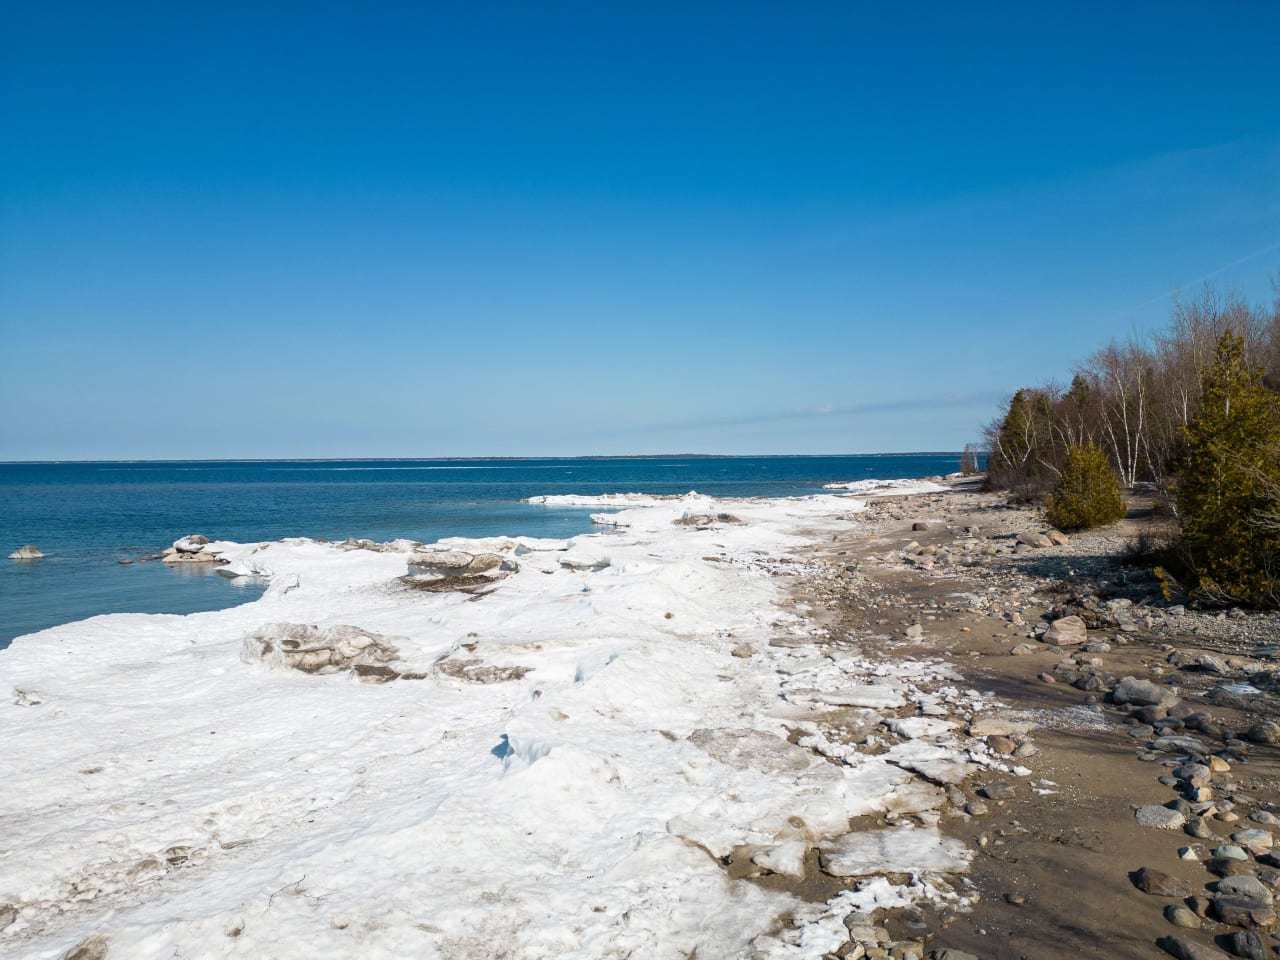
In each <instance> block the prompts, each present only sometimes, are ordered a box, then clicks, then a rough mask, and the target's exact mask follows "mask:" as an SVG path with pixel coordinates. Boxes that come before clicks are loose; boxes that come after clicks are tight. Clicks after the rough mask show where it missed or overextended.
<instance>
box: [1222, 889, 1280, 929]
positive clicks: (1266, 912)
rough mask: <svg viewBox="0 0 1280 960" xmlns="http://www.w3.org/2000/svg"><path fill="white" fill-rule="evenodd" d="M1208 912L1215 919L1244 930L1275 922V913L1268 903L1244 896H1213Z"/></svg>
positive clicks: (1266, 925)
mask: <svg viewBox="0 0 1280 960" xmlns="http://www.w3.org/2000/svg"><path fill="white" fill-rule="evenodd" d="M1210 914H1211V915H1212V916H1213V917H1214V919H1216V920H1220V921H1222V922H1223V923H1229V924H1231V926H1233V927H1244V928H1245V929H1246V930H1256V929H1258V928H1260V927H1269V926H1271V925H1272V924H1273V923H1275V922H1276V914H1275V911H1274V910H1272V908H1271V905H1270V904H1268V903H1262V902H1261V901H1258V900H1250V899H1248V898H1246V897H1214V898H1213V906H1212V907H1211V908H1210Z"/></svg>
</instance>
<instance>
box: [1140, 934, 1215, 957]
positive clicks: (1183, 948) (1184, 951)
mask: <svg viewBox="0 0 1280 960" xmlns="http://www.w3.org/2000/svg"><path fill="white" fill-rule="evenodd" d="M1156 946H1158V947H1159V948H1160V949H1161V950H1163V951H1164V952H1165V953H1167V954H1169V956H1171V957H1176V958H1177V960H1231V958H1230V957H1228V956H1227V955H1226V954H1225V953H1223V952H1222V951H1221V950H1218V949H1217V948H1215V947H1211V946H1209V945H1208V944H1204V943H1198V942H1196V941H1195V940H1187V939H1185V938H1183V937H1162V938H1160V939H1159V940H1157V941H1156Z"/></svg>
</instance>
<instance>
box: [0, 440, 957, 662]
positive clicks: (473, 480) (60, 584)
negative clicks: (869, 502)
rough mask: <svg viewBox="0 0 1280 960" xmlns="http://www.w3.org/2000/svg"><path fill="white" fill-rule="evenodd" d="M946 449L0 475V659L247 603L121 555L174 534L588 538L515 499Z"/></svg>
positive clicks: (943, 462)
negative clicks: (17, 554) (18, 553)
mask: <svg viewBox="0 0 1280 960" xmlns="http://www.w3.org/2000/svg"><path fill="white" fill-rule="evenodd" d="M959 462H960V455H959V454H958V453H943V454H891V455H890V454H885V455H875V456H851V457H661V458H621V459H547V460H333V461H315V460H300V461H292V460H291V461H249V462H228V461H216V462H189V461H188V462H174V463H162V462H139V463H118V462H113V463H5V464H0V557H3V556H4V555H7V554H8V553H9V552H10V551H12V550H15V549H17V548H18V547H20V546H22V545H23V544H26V543H34V544H36V545H37V546H38V547H40V549H41V550H43V551H44V552H45V554H46V558H45V559H43V560H39V561H28V562H18V561H12V560H0V648H2V647H5V646H7V645H8V643H9V641H10V640H11V639H12V638H13V637H16V636H21V635H22V634H25V633H30V632H32V631H35V630H40V629H44V628H45V627H50V626H54V625H56V624H60V623H67V622H70V621H73V620H81V619H84V618H85V617H91V616H94V615H96V614H101V613H128V612H132V613H194V612H196V611H199V610H216V609H220V608H222V607H227V606H232V605H234V604H237V603H244V602H246V601H249V600H253V599H255V598H256V597H257V596H258V595H259V594H260V593H261V591H262V590H263V589H264V585H263V584H261V583H253V582H249V581H247V580H244V579H235V580H232V579H227V578H225V577H220V576H217V575H216V574H215V573H214V571H213V570H210V569H197V568H192V567H189V566H184V567H178V568H175V567H172V566H169V565H167V564H162V563H159V562H154V561H153V562H150V563H145V564H141V563H134V564H132V565H129V566H125V565H122V564H120V563H119V561H120V560H121V559H135V560H136V559H137V558H138V557H140V556H143V555H146V554H152V553H158V552H159V551H160V550H162V549H164V548H165V547H167V546H169V545H170V544H172V542H173V541H174V540H176V539H177V538H178V537H181V536H184V535H186V534H188V533H203V534H205V535H207V536H209V537H211V538H213V539H221V540H237V541H241V542H253V541H259V540H278V539H280V538H281V537H290V536H305V537H325V538H328V539H338V540H340V539H345V538H346V537H349V536H354V537H363V538H368V539H372V540H393V539H395V538H397V537H408V538H410V539H414V540H422V541H432V540H438V539H440V538H442V537H450V536H466V537H481V536H497V535H509V536H517V535H528V536H544V537H569V536H574V535H576V534H579V533H585V532H588V531H589V530H591V529H592V524H591V521H590V519H589V516H588V515H589V514H590V513H591V512H592V511H591V510H588V509H580V508H562V507H554V508H553V507H545V506H539V505H534V504H528V503H522V502H521V501H522V500H523V499H524V498H526V497H532V496H538V495H540V494H558V493H580V494H603V493H657V494H671V493H687V492H688V491H690V490H697V491H698V492H699V493H706V494H711V495H713V496H767V497H779V496H796V495H801V494H810V493H817V492H820V490H821V487H822V485H823V484H824V483H830V482H835V481H842V480H866V479H892V478H897V477H926V476H934V475H937V474H946V473H951V472H954V471H955V470H957V469H959Z"/></svg>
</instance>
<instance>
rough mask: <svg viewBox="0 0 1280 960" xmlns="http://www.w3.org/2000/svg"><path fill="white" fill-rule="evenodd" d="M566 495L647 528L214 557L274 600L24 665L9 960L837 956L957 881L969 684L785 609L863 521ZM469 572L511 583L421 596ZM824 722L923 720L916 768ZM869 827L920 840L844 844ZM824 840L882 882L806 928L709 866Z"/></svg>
mask: <svg viewBox="0 0 1280 960" xmlns="http://www.w3.org/2000/svg"><path fill="white" fill-rule="evenodd" d="M912 489H914V488H913V487H911V486H909V485H908V486H904V487H899V488H896V489H895V490H894V492H910V491H911V490H912ZM575 503H577V504H579V505H585V506H600V507H601V508H606V507H609V508H617V507H619V506H622V507H625V509H623V510H622V512H621V513H619V514H616V515H613V521H614V522H613V523H612V524H610V529H609V530H608V531H607V532H602V533H596V534H591V535H587V536H582V537H577V538H574V539H573V540H571V541H539V540H530V539H526V538H515V539H509V540H508V539H489V540H483V541H475V540H471V541H463V540H452V541H445V542H442V543H441V544H440V545H438V548H437V549H435V550H428V549H425V548H422V547H421V546H420V545H416V544H412V543H410V542H407V541H406V542H397V543H395V544H391V545H386V546H383V547H379V548H376V549H366V548H359V547H354V546H353V545H351V544H347V545H342V544H325V543H317V542H313V541H309V540H287V541H283V542H278V543H268V544H252V545H240V544H232V543H215V544H213V545H212V546H211V547H209V548H208V549H210V550H213V551H216V552H217V553H219V555H220V556H221V557H222V558H223V559H225V560H227V561H229V564H228V567H227V569H228V570H229V571H234V572H239V573H245V574H255V575H260V576H266V577H269V578H270V581H271V586H270V587H269V589H268V590H267V592H266V594H265V595H264V596H263V597H262V598H261V599H259V600H257V601H255V602H253V603H249V604H246V605H244V606H240V607H236V608H232V609H229V610H223V611H218V612H214V613H200V614H192V615H190V616H186V617H175V616H148V615H111V616H103V617H95V618H93V619H90V620H86V621H83V622H80V623H74V624H69V625H67V626H64V627H58V628H54V629H52V630H47V631H43V632H41V633H38V634H32V635H29V636H27V637H22V638H19V639H18V640H16V641H15V642H14V644H13V646H12V647H11V648H10V649H9V650H8V651H6V652H4V653H2V654H0V689H3V690H5V691H6V692H8V691H10V690H12V691H13V695H12V696H10V697H7V698H6V701H5V703H4V704H3V705H2V706H0V710H2V711H3V725H4V730H5V732H6V747H5V756H4V760H3V767H4V770H5V776H4V781H3V782H4V785H5V789H4V791H3V793H2V794H0V926H3V929H0V953H3V954H4V955H6V956H15V957H33V958H36V957H39V958H45V957H50V958H53V957H60V956H62V955H63V953H64V952H66V951H67V950H68V949H69V948H71V947H73V946H74V945H76V944H77V943H80V942H82V941H84V940H85V938H88V937H92V936H95V935H96V936H100V937H102V938H104V941H105V944H106V948H107V951H108V952H107V954H106V955H107V956H109V957H117V956H118V957H131V958H135V957H166V958H167V957H176V956H182V957H187V958H191V957H265V956H272V957H279V958H294V957H298V958H302V957H306V958H316V957H354V956H359V957H369V958H376V957H388V958H391V957H395V958H399V957H405V956H414V957H424V958H428V957H441V958H459V957H468V958H472V957H474V958H490V957H492V958H498V957H519V958H523V957H530V958H534V957H547V958H552V957H555V958H567V957H581V958H596V957H619V958H621V957H629V956H630V957H637V958H639V957H654V958H665V957H684V956H688V955H690V954H691V952H692V951H694V950H695V949H696V951H697V956H698V957H699V958H703V960H705V958H717V957H722V958H736V957H762V958H764V957H820V956H822V955H823V954H824V953H826V952H828V951H830V950H832V949H834V947H835V946H836V945H837V944H838V943H840V942H843V939H844V938H846V937H847V933H846V931H845V930H844V927H843V925H842V922H841V921H842V919H843V917H844V915H845V914H847V913H849V912H850V911H851V910H854V909H865V908H869V907H871V906H874V905H890V904H901V903H906V902H908V901H909V900H910V899H911V898H913V897H919V896H926V895H930V894H931V892H932V889H933V888H932V886H931V883H930V877H931V876H932V875H933V874H935V873H947V872H953V871H956V870H960V869H962V868H963V866H964V862H965V859H966V855H965V852H964V851H963V849H961V848H958V847H957V845H956V844H954V843H953V842H950V841H948V840H946V839H945V838H943V837H942V836H941V835H940V834H939V833H938V831H937V829H936V827H935V826H933V825H932V823H931V822H930V816H929V815H930V813H931V812H932V811H934V810H935V809H936V808H937V807H938V806H939V804H940V803H941V794H942V790H941V788H940V787H938V786H937V783H939V782H944V783H945V782H948V780H947V778H948V777H949V776H951V775H952V773H953V772H958V771H962V770H963V769H964V768H966V767H967V766H968V765H969V760H970V758H969V757H968V756H967V755H966V752H965V750H964V747H963V745H962V744H961V743H960V742H959V741H958V740H957V739H956V738H955V737H953V736H952V735H951V732H950V731H949V730H948V728H947V725H946V724H945V722H943V721H938V720H930V715H931V714H934V713H938V712H941V711H939V710H938V709H937V705H938V702H939V699H940V698H943V699H946V700H947V701H948V702H952V701H956V700H963V699H965V698H971V697H972V694H970V693H968V692H965V691H962V690H958V689H955V688H954V687H949V686H946V682H947V681H948V679H949V672H948V671H947V668H946V667H945V665H941V664H930V663H921V662H904V663H901V664H898V665H895V666H894V667H892V668H888V667H886V666H885V665H884V664H874V663H871V662H869V661H867V660H865V659H863V658H862V657H861V656H859V655H857V654H856V653H855V652H851V651H848V650H846V651H838V650H832V651H827V652H824V651H823V650H821V649H818V648H817V647H816V646H815V645H814V644H812V643H806V642H804V641H805V640H806V639H815V638H814V636H813V633H812V631H813V629H814V628H813V626H812V624H810V623H809V622H808V621H806V620H804V619H802V618H800V617H797V616H794V615H791V614H786V613H784V612H783V611H782V610H781V609H780V608H779V607H778V606H776V604H775V601H776V600H778V599H780V597H781V596H782V593H783V591H784V590H785V579H782V578H779V577H778V576H777V574H778V573H779V572H781V570H782V569H784V568H785V569H786V570H789V571H792V572H794V571H795V569H796V565H795V564H792V563H787V564H781V563H779V560H780V559H781V558H784V557H785V554H786V553H787V552H788V551H790V550H794V549H796V548H800V547H803V546H804V545H806V544H809V543H812V542H814V541H816V540H819V539H824V538H826V537H827V536H828V535H829V534H831V533H833V532H835V531H837V530H840V531H847V530H848V529H849V526H850V524H851V523H854V522H856V517H855V515H856V513H857V512H858V511H859V510H860V508H861V504H860V503H859V502H858V501H857V500H856V499H851V498H849V497H848V496H835V495H831V496H815V497H807V498H796V499H787V500H761V499H751V500H713V499H710V498H705V497H699V496H697V495H696V494H690V495H689V496H687V497H683V498H674V499H673V498H644V497H637V496H634V495H628V496H626V497H612V498H609V497H606V498H589V497H588V498H575ZM721 515H727V516H728V517H729V518H730V520H731V521H732V522H730V521H729V520H722V521H717V518H718V517H721ZM690 518H695V519H700V518H707V519H706V522H698V523H689V522H684V523H679V522H677V521H681V520H684V521H688V520H689V519H690ZM441 550H447V551H451V553H450V555H449V556H448V557H443V556H440V555H439V551H441ZM459 552H463V553H465V554H467V555H470V556H471V557H475V558H482V557H493V558H496V559H495V560H494V562H493V564H489V565H488V566H486V568H485V569H486V572H490V573H494V574H499V573H500V575H501V576H500V578H499V579H495V580H494V581H493V582H492V584H487V583H486V584H485V585H484V588H483V589H467V590H433V589H419V588H418V586H420V585H417V586H415V585H413V584H409V583H406V582H404V581H403V580H402V579H401V578H402V577H404V576H405V574H406V573H409V572H412V571H413V569H414V567H413V564H414V563H415V562H418V563H419V564H421V565H425V568H431V565H432V564H433V563H434V564H435V566H436V567H437V568H441V569H443V567H442V565H443V564H446V562H447V563H460V562H461V561H458V560H457V559H456V555H457V554H458V553H459ZM477 562H478V561H477ZM498 562H500V563H501V566H497V565H496V564H497V563H498ZM486 563H487V561H486ZM482 566H484V565H483V564H482ZM427 583H428V585H430V583H431V581H430V578H428V580H427ZM446 585H447V584H446ZM279 625H292V626H289V627H287V628H286V627H281V626H279ZM305 625H313V626H314V627H316V628H317V629H315V630H306V629H303V627H304V626H305ZM339 627H343V628H347V627H354V628H358V629H357V630H349V629H337V628H339ZM290 631H292V632H290ZM369 637H372V638H374V639H372V640H370V639H367V638H369ZM290 638H292V639H290ZM285 641H288V643H286V642H285ZM771 641H783V642H782V643H777V644H775V645H772V646H771V645H770V644H771ZM290 644H293V645H294V646H290ZM298 644H301V645H302V646H298ZM326 644H327V645H328V646H326ZM375 654H376V655H375ZM308 655H310V656H311V657H312V659H307V657H308ZM316 657H318V658H319V659H314V658H316ZM362 663H363V664H364V665H365V666H367V667H369V670H367V671H365V672H363V673H361V672H360V671H359V670H358V669H357V667H358V665H359V664H362ZM388 664H390V666H389V667H388V666H387V665H388ZM374 667H377V668H382V667H386V670H385V671H383V672H379V671H378V670H375V669H373V668H374ZM370 681H385V682H370ZM926 682H927V684H928V686H929V692H923V691H922V689H921V688H920V685H921V684H924V683H926ZM939 684H941V686H940V685H939ZM833 709H836V710H846V711H849V712H850V714H851V716H856V717H858V718H860V719H861V720H862V721H865V722H870V721H871V720H873V719H879V718H880V717H881V716H882V715H883V716H886V717H888V716H894V717H899V716H901V717H905V718H906V719H904V720H903V721H901V722H902V723H903V724H904V725H903V727H902V730H901V731H900V733H901V736H902V742H900V743H898V744H896V745H894V746H892V747H891V749H889V750H888V751H887V752H885V753H883V754H881V755H879V756H869V755H863V754H860V753H858V752H857V751H856V750H853V749H851V748H848V747H845V746H842V745H840V744H836V743H831V742H828V741H827V740H825V739H824V738H823V737H822V735H821V734H820V733H818V732H817V728H816V726H815V725H814V724H813V722H812V720H813V718H814V717H815V716H816V715H817V714H819V713H822V712H824V711H825V712H830V711H831V710H833ZM910 715H915V716H910ZM796 729H800V730H806V729H807V730H810V731H811V735H810V736H809V737H808V738H806V739H803V740H801V743H799V744H793V743H791V742H789V741H788V739H787V738H788V731H789V730H796ZM913 771H917V772H924V773H926V774H927V775H928V777H927V779H926V778H925V777H922V776H919V775H917V773H916V772H913ZM875 812H894V813H902V814H908V813H912V812H915V813H918V814H920V816H919V817H917V818H916V820H915V821H914V822H912V823H905V822H904V824H903V825H901V826H898V827H894V828H892V830H887V831H881V832H879V833H855V834H850V832H849V820H850V818H852V817H856V816H861V815H864V814H869V813H875ZM815 847H816V848H818V849H819V850H820V851H821V854H822V857H823V862H824V865H825V866H826V868H827V870H828V872H830V873H834V874H836V875H844V876H849V877H864V878H866V879H865V880H864V881H862V883H861V888H860V889H858V890H850V891H848V892H846V893H843V894H841V895H840V897H838V898H837V901H838V902H833V903H831V904H816V905H815V904H805V903H802V902H801V901H798V900H796V899H795V898H794V897H792V896H790V895H789V894H786V893H783V892H778V891H776V890H769V889H766V888H765V887H763V886H760V885H757V884H754V883H752V882H750V881H747V880H734V879H730V878H729V876H728V874H727V872H726V870H725V868H724V866H723V865H722V863H721V860H720V858H723V857H726V856H728V855H729V854H731V853H740V852H742V851H743V850H746V851H747V852H749V853H750V855H751V857H752V860H753V861H754V862H755V863H757V864H758V865H759V866H760V868H761V870H762V871H765V870H768V871H771V872H773V873H776V874H780V875H782V876H796V875H797V874H799V873H802V872H803V870H804V869H805V867H804V861H805V857H806V854H807V853H808V851H810V850H811V849H813V848H815ZM886 874H893V875H895V876H897V875H903V874H906V875H914V877H915V879H914V880H913V881H912V882H910V883H907V884H901V883H900V884H894V883H891V882H889V881H888V880H886V879H884V878H883V877H884V875H886ZM6 904H7V905H8V910H7V911H6V908H5V905H6ZM786 916H790V917H794V918H796V920H798V922H797V923H795V924H794V925H783V924H781V923H780V922H779V918H782V917H786Z"/></svg>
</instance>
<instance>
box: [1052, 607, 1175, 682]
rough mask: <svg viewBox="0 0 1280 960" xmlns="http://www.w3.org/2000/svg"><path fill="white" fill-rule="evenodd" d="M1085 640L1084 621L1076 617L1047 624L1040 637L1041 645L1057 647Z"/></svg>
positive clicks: (1086, 635) (1073, 644)
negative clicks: (1049, 644) (1046, 628)
mask: <svg viewBox="0 0 1280 960" xmlns="http://www.w3.org/2000/svg"><path fill="white" fill-rule="evenodd" d="M1087 639H1088V634H1087V632H1086V627H1085V624H1084V621H1083V620H1081V619H1080V618H1079V617H1077V616H1070V617H1062V618H1061V619H1059V620H1055V621H1053V623H1051V624H1049V629H1048V630H1046V631H1045V632H1044V634H1043V635H1042V636H1041V637H1040V640H1041V642H1042V643H1051V644H1054V645H1055V646H1059V647H1071V646H1076V645H1077V644H1081V643H1084V642H1085V641H1086V640H1087ZM1153 702H1154V701H1153Z"/></svg>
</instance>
